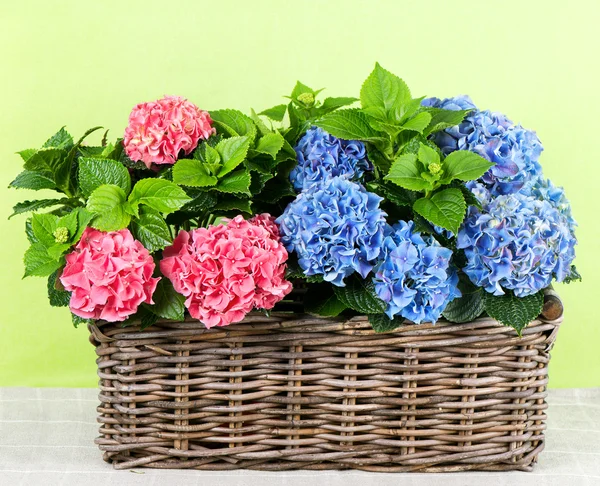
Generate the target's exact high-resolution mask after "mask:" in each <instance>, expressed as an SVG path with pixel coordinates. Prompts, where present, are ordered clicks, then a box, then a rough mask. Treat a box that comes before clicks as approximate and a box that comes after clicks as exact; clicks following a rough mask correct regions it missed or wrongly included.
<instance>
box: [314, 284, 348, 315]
mask: <svg viewBox="0 0 600 486" xmlns="http://www.w3.org/2000/svg"><path fill="white" fill-rule="evenodd" d="M304 310H305V311H306V312H308V313H309V314H316V315H318V316H324V317H335V316H337V315H339V314H340V313H341V312H343V311H345V310H346V306H345V305H344V304H342V302H340V300H339V299H338V298H337V297H336V295H335V292H334V291H333V288H332V286H331V284H328V283H323V284H313V285H310V286H309V287H308V290H307V292H306V294H305V295H304Z"/></svg>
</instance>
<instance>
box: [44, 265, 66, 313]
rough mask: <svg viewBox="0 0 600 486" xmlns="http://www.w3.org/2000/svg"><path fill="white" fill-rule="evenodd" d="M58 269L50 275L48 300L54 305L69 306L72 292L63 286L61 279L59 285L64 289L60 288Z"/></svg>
mask: <svg viewBox="0 0 600 486" xmlns="http://www.w3.org/2000/svg"><path fill="white" fill-rule="evenodd" d="M58 272H59V271H58V270H57V271H56V272H54V273H53V274H51V275H50V276H49V277H48V300H49V301H50V305H51V306H52V307H67V306H68V305H69V301H70V300H71V292H67V291H66V290H64V288H62V284H61V283H60V280H59V282H58V283H59V286H60V287H61V288H62V290H59V289H58V288H57V285H56V281H57V280H58Z"/></svg>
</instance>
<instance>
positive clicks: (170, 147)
mask: <svg viewBox="0 0 600 486" xmlns="http://www.w3.org/2000/svg"><path fill="white" fill-rule="evenodd" d="M215 133H216V131H215V129H214V128H213V127H212V120H211V118H210V115H209V114H208V112H206V111H203V110H201V109H200V108H198V107H197V106H196V105H194V104H193V103H191V102H189V101H187V100H186V99H184V98H181V97H180V96H165V97H164V98H162V99H160V100H157V101H152V102H149V103H140V104H139V105H136V106H135V107H134V108H133V110H132V111H131V114H130V115H129V125H128V126H127V128H126V129H125V135H124V137H123V144H124V146H125V152H126V153H127V155H128V157H129V158H130V159H131V160H133V161H138V160H141V161H142V162H144V164H146V166H147V167H148V168H150V165H151V164H152V163H155V164H174V163H175V162H176V161H177V156H178V155H179V152H180V151H182V150H183V152H184V153H185V154H186V155H187V154H189V153H190V152H191V151H192V150H194V149H195V148H196V147H197V146H198V141H199V140H200V139H204V140H206V139H207V138H208V137H210V136H211V135H214V134H215Z"/></svg>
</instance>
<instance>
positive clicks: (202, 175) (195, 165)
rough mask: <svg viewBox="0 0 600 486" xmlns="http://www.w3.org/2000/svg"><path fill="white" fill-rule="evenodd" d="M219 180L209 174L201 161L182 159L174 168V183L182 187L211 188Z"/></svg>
mask: <svg viewBox="0 0 600 486" xmlns="http://www.w3.org/2000/svg"><path fill="white" fill-rule="evenodd" d="M217 181H218V179H217V178H216V177H215V176H213V175H211V174H209V172H208V170H207V169H206V167H205V166H204V164H203V163H202V162H201V161H200V160H196V159H181V160H179V161H178V162H177V163H176V164H175V165H174V166H173V182H175V183H176V184H180V185H182V186H190V187H210V186H214V185H215V184H216V183H217Z"/></svg>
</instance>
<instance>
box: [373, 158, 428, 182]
mask: <svg viewBox="0 0 600 486" xmlns="http://www.w3.org/2000/svg"><path fill="white" fill-rule="evenodd" d="M421 172H422V166H421V164H419V162H417V156H416V155H415V154H403V155H400V156H398V157H396V160H394V163H393V164H392V166H391V167H390V171H389V173H388V175H386V176H385V177H384V179H385V180H388V181H390V182H393V183H394V184H396V185H398V186H400V187H403V188H404V189H409V190H411V191H423V190H425V189H431V187H432V186H431V183H430V182H429V181H426V180H425V179H423V177H421Z"/></svg>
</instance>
